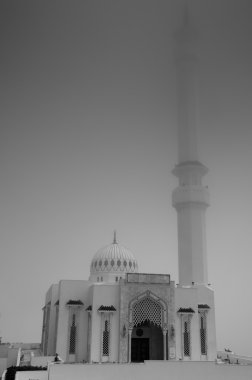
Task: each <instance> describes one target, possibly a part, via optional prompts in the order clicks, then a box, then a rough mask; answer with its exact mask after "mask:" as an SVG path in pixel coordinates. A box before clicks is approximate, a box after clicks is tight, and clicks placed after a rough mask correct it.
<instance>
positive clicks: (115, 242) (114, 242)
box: [113, 230, 117, 244]
mask: <svg viewBox="0 0 252 380" xmlns="http://www.w3.org/2000/svg"><path fill="white" fill-rule="evenodd" d="M113 244H117V241H116V230H114V240H113Z"/></svg>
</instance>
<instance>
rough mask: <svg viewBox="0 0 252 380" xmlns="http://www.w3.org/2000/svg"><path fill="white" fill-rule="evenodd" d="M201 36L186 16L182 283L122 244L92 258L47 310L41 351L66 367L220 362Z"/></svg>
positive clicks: (181, 84) (61, 286) (179, 171)
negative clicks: (203, 151) (210, 266)
mask: <svg viewBox="0 0 252 380" xmlns="http://www.w3.org/2000/svg"><path fill="white" fill-rule="evenodd" d="M195 42H196V34H195V31H194V29H193V28H192V27H191V26H190V25H189V23H188V20H187V17H185V20H184V24H183V27H182V28H181V29H180V30H179V31H178V32H177V33H176V35H175V62H176V76H177V97H178V163H177V165H176V166H175V168H174V170H173V174H174V175H175V176H176V177H177V178H178V187H177V188H176V189H175V190H174V192H173V196H172V203H173V206H174V208H175V209H176V211H177V221H178V224H177V228H178V268H179V283H178V284H177V285H175V283H174V279H172V278H171V277H170V275H169V274H152V273H141V268H139V267H138V263H137V257H136V256H135V255H133V254H132V253H131V252H130V251H129V250H128V249H126V248H125V247H124V246H123V245H121V244H120V243H119V242H118V241H117V237H116V234H114V239H113V242H112V244H109V245H107V246H106V247H105V248H102V249H100V250H99V251H98V252H97V253H96V254H95V256H94V257H93V259H92V262H91V265H90V277H89V279H88V280H80V281H76V280H62V281H60V282H59V283H58V284H54V285H52V286H51V287H50V288H49V290H48V292H47V294H46V299H45V306H44V308H43V311H44V317H43V327H42V350H43V354H44V355H45V356H49V355H55V353H56V352H57V353H58V354H59V356H60V357H61V358H62V360H64V362H68V363H83V362H88V363H103V362H111V363H130V362H143V361H146V360H171V361H172V360H173V361H174V360H175V361H176V360H182V361H213V360H215V359H216V331H215V307H214V292H213V290H212V288H211V286H210V285H209V283H208V276H207V250H206V228H205V211H206V209H207V207H208V206H209V194H208V189H207V187H205V186H204V185H203V183H202V178H203V176H204V175H205V174H206V173H207V168H206V167H205V166H204V165H203V164H201V163H200V160H199V157H198V152H197V143H196V127H197V124H198V105H197V98H198V85H197V72H198V70H197V64H198V57H197V49H196V48H195V47H196V44H195Z"/></svg>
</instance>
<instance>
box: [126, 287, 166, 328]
mask: <svg viewBox="0 0 252 380" xmlns="http://www.w3.org/2000/svg"><path fill="white" fill-rule="evenodd" d="M146 320H147V321H149V322H152V323H153V324H155V325H157V326H160V327H161V328H162V329H163V330H167V307H166V303H165V302H164V301H163V300H161V299H160V298H159V297H157V296H156V295H155V294H154V293H152V292H150V291H149V290H147V291H146V292H144V293H141V294H140V295H138V296H137V297H135V298H134V299H133V300H132V301H131V302H130V304H129V329H133V327H134V326H138V325H140V324H141V323H142V322H144V321H146Z"/></svg>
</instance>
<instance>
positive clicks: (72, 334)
mask: <svg viewBox="0 0 252 380" xmlns="http://www.w3.org/2000/svg"><path fill="white" fill-rule="evenodd" d="M75 318H76V316H75V314H73V317H72V325H71V327H70V341H69V354H75V348H76V324H75Z"/></svg>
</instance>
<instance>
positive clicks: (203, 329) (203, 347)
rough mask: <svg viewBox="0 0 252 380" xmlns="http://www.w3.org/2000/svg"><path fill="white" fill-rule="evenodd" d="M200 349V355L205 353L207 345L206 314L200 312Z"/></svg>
mask: <svg viewBox="0 0 252 380" xmlns="http://www.w3.org/2000/svg"><path fill="white" fill-rule="evenodd" d="M200 349H201V355H206V354H207V345H206V314H205V313H201V314H200Z"/></svg>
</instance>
